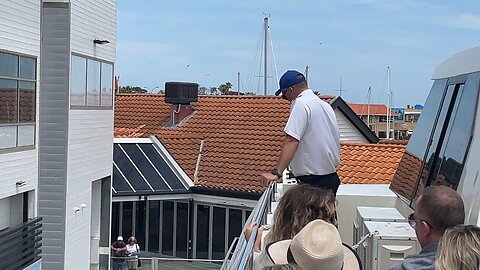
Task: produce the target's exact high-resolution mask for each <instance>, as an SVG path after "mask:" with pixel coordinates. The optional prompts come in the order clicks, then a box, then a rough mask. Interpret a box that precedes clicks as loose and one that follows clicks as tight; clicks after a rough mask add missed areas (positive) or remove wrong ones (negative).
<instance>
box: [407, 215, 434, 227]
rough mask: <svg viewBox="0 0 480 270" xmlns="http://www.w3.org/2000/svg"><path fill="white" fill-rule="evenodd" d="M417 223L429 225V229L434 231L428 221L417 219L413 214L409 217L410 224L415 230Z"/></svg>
mask: <svg viewBox="0 0 480 270" xmlns="http://www.w3.org/2000/svg"><path fill="white" fill-rule="evenodd" d="M417 221H421V222H423V223H425V224H427V226H428V227H430V228H431V229H433V226H432V225H430V223H428V222H427V221H426V220H424V219H417V218H415V213H411V214H410V215H408V223H409V224H410V226H412V228H415V225H417Z"/></svg>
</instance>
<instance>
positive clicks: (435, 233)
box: [390, 186, 465, 270]
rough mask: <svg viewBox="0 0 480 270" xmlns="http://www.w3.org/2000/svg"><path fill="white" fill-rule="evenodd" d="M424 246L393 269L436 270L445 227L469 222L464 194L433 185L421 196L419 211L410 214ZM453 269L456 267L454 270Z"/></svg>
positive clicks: (417, 203) (417, 209) (418, 202)
mask: <svg viewBox="0 0 480 270" xmlns="http://www.w3.org/2000/svg"><path fill="white" fill-rule="evenodd" d="M408 222H409V223H410V225H411V226H412V227H413V228H414V229H415V233H416V235H417V239H418V242H419V243H420V246H421V247H422V250H421V251H420V253H419V254H416V255H411V256H407V257H405V259H404V260H403V262H401V263H399V264H396V265H394V266H392V267H391V268H390V270H435V255H436V253H437V249H438V241H439V240H440V239H441V238H442V236H443V234H444V233H445V230H447V229H448V228H452V227H454V226H456V225H459V224H463V223H464V222H465V207H464V205H463V200H462V197H460V194H458V193H457V192H456V191H455V190H453V189H452V188H450V187H447V186H430V187H427V188H425V190H424V191H423V193H422V195H420V197H418V199H417V201H416V206H415V212H414V213H412V214H411V215H410V216H409V217H408ZM452 270H453V269H452Z"/></svg>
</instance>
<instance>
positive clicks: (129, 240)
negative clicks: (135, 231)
mask: <svg viewBox="0 0 480 270" xmlns="http://www.w3.org/2000/svg"><path fill="white" fill-rule="evenodd" d="M131 241H133V243H134V244H136V243H137V239H136V238H135V237H133V236H130V238H128V242H127V243H130V242H131Z"/></svg>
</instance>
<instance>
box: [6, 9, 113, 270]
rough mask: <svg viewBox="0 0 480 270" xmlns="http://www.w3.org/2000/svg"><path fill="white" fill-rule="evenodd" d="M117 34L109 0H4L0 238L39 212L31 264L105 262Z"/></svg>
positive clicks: (60, 265)
mask: <svg viewBox="0 0 480 270" xmlns="http://www.w3.org/2000/svg"><path fill="white" fill-rule="evenodd" d="M115 32H116V1H115V0H106V1H93V0H92V1H74V0H71V1H58V0H57V1H41V0H30V1H28V0H21V1H7V2H2V3H1V4H0V187H1V188H0V239H2V238H4V237H8V236H9V235H10V236H11V235H12V234H13V233H14V231H15V228H18V227H19V226H27V225H28V226H31V223H32V220H38V218H41V219H42V220H41V221H39V222H36V223H35V224H42V228H41V229H42V230H43V233H42V234H41V238H42V240H41V245H42V247H41V252H42V253H41V257H42V258H41V259H40V260H38V254H37V257H35V258H34V259H32V260H31V261H30V262H28V263H31V265H30V266H29V267H30V268H31V267H38V268H40V267H41V269H107V268H108V260H109V245H110V239H109V235H110V232H109V230H110V229H109V228H110V203H111V191H110V190H111V174H112V151H113V150H112V149H113V140H112V134H113V97H114V94H113V72H114V62H115V44H116V34H115ZM10 232H11V233H10ZM2 233H3V234H2ZM32 248H33V250H37V251H38V250H39V248H36V247H35V245H34V246H33V247H32ZM32 265H33V266H32ZM8 267H12V269H24V268H26V265H17V266H7V268H2V267H0V268H2V269H10V268H8ZM30 268H29V269H30Z"/></svg>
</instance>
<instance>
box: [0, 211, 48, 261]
mask: <svg viewBox="0 0 480 270" xmlns="http://www.w3.org/2000/svg"><path fill="white" fill-rule="evenodd" d="M41 221H42V218H41V217H39V218H35V219H31V220H29V221H27V222H25V223H23V224H21V225H19V226H17V227H12V228H8V229H5V230H3V231H1V232H0V243H2V244H1V245H0V254H2V259H1V260H0V269H3V270H9V269H12V270H13V269H15V270H16V269H23V268H26V267H27V266H29V265H31V264H33V263H34V262H36V261H38V260H40V258H41V257H40V253H41V250H40V247H41V246H42V244H41V240H42V223H41Z"/></svg>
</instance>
